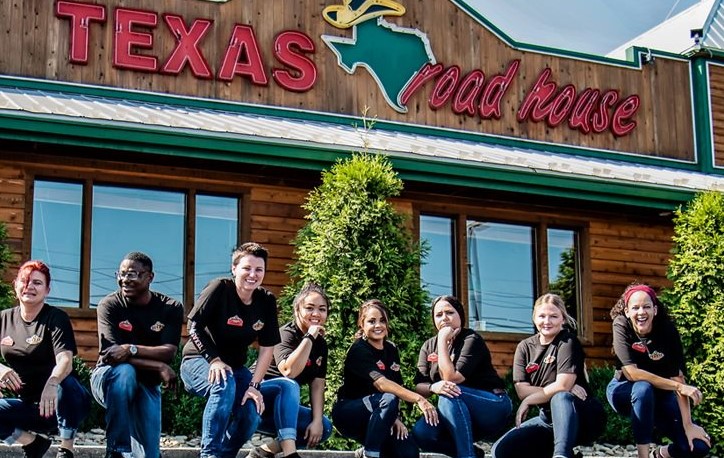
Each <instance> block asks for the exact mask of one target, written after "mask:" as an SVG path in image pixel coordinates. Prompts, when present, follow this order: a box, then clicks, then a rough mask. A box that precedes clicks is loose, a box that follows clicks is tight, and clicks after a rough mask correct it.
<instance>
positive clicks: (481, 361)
mask: <svg viewBox="0 0 724 458" xmlns="http://www.w3.org/2000/svg"><path fill="white" fill-rule="evenodd" d="M450 359H451V360H452V362H453V365H454V366H455V369H456V370H457V371H458V372H460V374H462V375H463V377H465V381H464V382H463V383H461V384H460V385H462V386H467V387H470V388H477V389H480V390H486V391H493V390H494V389H496V388H500V389H502V388H504V387H505V383H504V382H503V380H502V379H501V378H500V377H499V376H498V373H497V372H496V371H495V369H494V368H493V363H492V360H491V357H490V351H489V350H488V346H487V345H485V341H484V340H483V338H482V337H481V336H480V335H479V334H478V333H477V332H475V331H473V330H472V329H468V328H462V329H461V330H460V333H459V334H458V335H457V336H456V337H455V340H454V341H453V344H452V348H451V349H450ZM437 360H438V355H437V336H435V337H433V338H431V339H428V340H427V341H426V342H425V343H424V344H423V345H422V348H421V349H420V356H419V358H418V359H417V375H415V384H418V383H434V382H438V381H440V380H441V379H442V377H441V376H440V369H439V367H438V364H437Z"/></svg>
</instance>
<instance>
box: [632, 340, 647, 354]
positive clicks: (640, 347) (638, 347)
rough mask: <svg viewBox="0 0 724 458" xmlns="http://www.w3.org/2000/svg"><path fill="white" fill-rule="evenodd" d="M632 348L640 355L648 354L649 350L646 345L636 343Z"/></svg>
mask: <svg viewBox="0 0 724 458" xmlns="http://www.w3.org/2000/svg"><path fill="white" fill-rule="evenodd" d="M631 348H633V349H634V350H636V351H637V352H639V353H648V351H647V350H648V349H647V348H646V344H645V343H643V342H634V343H633V344H631Z"/></svg>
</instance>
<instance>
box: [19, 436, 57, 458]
mask: <svg viewBox="0 0 724 458" xmlns="http://www.w3.org/2000/svg"><path fill="white" fill-rule="evenodd" d="M52 443H53V441H51V440H50V439H48V438H47V437H45V436H41V435H40V434H37V435H36V436H35V440H34V441H33V442H31V443H29V444H27V445H23V456H24V457H25V458H43V455H45V452H47V451H48V449H49V448H50V444H52Z"/></svg>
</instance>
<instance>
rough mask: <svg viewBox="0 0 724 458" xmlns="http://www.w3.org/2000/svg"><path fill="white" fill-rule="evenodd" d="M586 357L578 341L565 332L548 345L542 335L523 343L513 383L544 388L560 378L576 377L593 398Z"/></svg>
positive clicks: (514, 369)
mask: <svg viewBox="0 0 724 458" xmlns="http://www.w3.org/2000/svg"><path fill="white" fill-rule="evenodd" d="M585 359H586V357H585V354H584V352H583V347H582V346H581V343H580V342H579V341H578V338H577V337H576V336H575V335H573V334H572V333H571V332H569V331H567V330H565V329H564V330H562V331H561V332H560V333H558V335H557V336H556V338H555V339H553V342H551V343H550V344H548V345H543V344H541V343H540V339H539V336H538V334H535V335H533V336H530V337H528V338H527V339H524V340H522V341H521V342H520V343H519V344H518V347H517V348H516V349H515V359H514V362H513V382H515V383H517V382H528V383H530V384H531V385H532V386H539V387H544V386H546V385H549V384H551V383H553V382H555V380H556V376H557V375H558V374H576V384H577V385H580V386H581V387H582V388H584V389H585V390H586V393H588V394H589V395H590V394H591V390H590V388H589V387H588V381H587V380H586V373H585V366H584V364H585Z"/></svg>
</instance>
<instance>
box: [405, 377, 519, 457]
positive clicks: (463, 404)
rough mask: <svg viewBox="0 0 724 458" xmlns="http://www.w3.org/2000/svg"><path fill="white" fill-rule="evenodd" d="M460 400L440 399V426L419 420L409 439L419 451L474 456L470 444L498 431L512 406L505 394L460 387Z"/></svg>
mask: <svg viewBox="0 0 724 458" xmlns="http://www.w3.org/2000/svg"><path fill="white" fill-rule="evenodd" d="M459 388H460V390H461V394H460V396H458V397H456V398H448V397H446V396H440V397H439V400H438V403H437V409H438V411H439V413H440V423H438V425H437V426H431V425H429V424H427V423H426V422H425V418H420V419H419V420H418V421H417V423H416V424H415V427H414V428H413V429H412V435H413V437H414V438H415V442H417V444H418V445H419V446H420V449H422V450H424V451H427V452H433V453H442V454H443V455H448V456H455V457H457V458H471V457H474V456H475V450H474V448H473V442H475V441H477V440H480V439H483V438H484V437H487V436H491V435H494V434H496V433H497V432H499V431H501V430H502V429H503V428H504V427H505V425H506V422H507V420H508V417H509V415H510V412H511V410H512V408H513V404H512V402H511V401H510V398H509V397H508V395H507V394H505V393H502V394H494V393H491V392H489V391H485V390H480V389H476V388H470V387H467V386H460V387H459Z"/></svg>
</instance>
